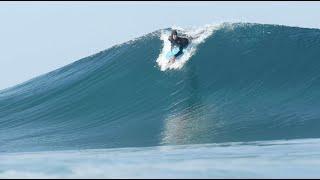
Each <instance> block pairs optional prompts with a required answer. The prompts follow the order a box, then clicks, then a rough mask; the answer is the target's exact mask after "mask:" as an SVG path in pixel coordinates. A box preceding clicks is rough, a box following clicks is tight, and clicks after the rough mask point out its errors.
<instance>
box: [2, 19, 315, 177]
mask: <svg viewBox="0 0 320 180" xmlns="http://www.w3.org/2000/svg"><path fill="white" fill-rule="evenodd" d="M172 29H177V30H178V33H179V34H181V35H182V36H185V37H189V38H192V41H191V44H190V45H189V46H188V48H187V52H186V53H185V54H183V55H182V56H181V57H180V58H179V59H178V60H177V61H176V62H175V63H174V64H168V61H167V60H166V59H165V58H164V57H165V54H166V52H167V51H168V50H169V49H170V43H169V41H168V36H169V34H170V32H171V30H172ZM319 58H320V30H319V29H312V28H301V27H290V26H283V25H273V24H255V23H222V24H219V25H205V26H202V27H194V28H181V27H172V28H167V29H161V30H157V31H154V32H151V33H150V34H147V35H145V36H142V37H139V38H137V39H133V40H131V41H128V42H126V43H123V44H119V45H116V46H113V47H111V48H109V49H106V50H105V51H101V52H98V53H97V54H94V55H91V56H88V57H85V58H82V59H80V60H78V61H75V62H74V63H72V64H69V65H67V66H65V67H62V68H59V69H57V70H55V71H52V72H49V73H46V74H43V75H41V76H39V77H36V78H34V79H31V80H29V81H27V82H25V83H22V84H19V85H16V86H14V87H11V88H8V89H5V90H1V91H0V178H16V177H22V178H64V177H66V178H99V177H104V178H127V177H133V178H147V177H148V178H153V177H164V178H194V177H200V178H201V177H202V178H216V177H222V178H227V177H231V178H257V177H258V178H265V177H268V178H277V177H280V178H281V177H283V178H292V177H294V178H295V177H306V178H309V177H311V178H313V177H317V176H319V172H318V168H317V167H318V166H319V162H320V159H319V153H318V149H319V138H320V133H319V132H320V131H319V127H320V111H319V107H320V73H319V72H320V63H319Z"/></svg>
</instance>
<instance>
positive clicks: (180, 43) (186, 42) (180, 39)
mask: <svg viewBox="0 0 320 180" xmlns="http://www.w3.org/2000/svg"><path fill="white" fill-rule="evenodd" d="M169 41H170V42H171V48H172V47H173V46H178V47H179V52H178V53H177V54H176V55H175V56H174V57H175V58H176V57H178V56H180V55H181V54H182V53H183V48H185V47H187V46H188V45H189V39H187V38H183V37H177V38H176V39H175V40H174V39H173V38H172V36H170V37H169Z"/></svg>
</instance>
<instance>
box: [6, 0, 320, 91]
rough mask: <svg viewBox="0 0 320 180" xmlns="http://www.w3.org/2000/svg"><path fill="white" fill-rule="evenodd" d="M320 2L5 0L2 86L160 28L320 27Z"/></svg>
mask: <svg viewBox="0 0 320 180" xmlns="http://www.w3.org/2000/svg"><path fill="white" fill-rule="evenodd" d="M319 10H320V2H312V1H309V2H306V1H300V2H295V1H291V2H289V1H284V2H278V1H265V2H252V1H247V2H246V1H241V2H237V1H233V2H232V1H229V2H226V1H221V2H216V1H213V2H205V1H204V2H199V1H195V2H189V1H188V2H187V1H186V2H181V1H179V2H178V1H177V2H169V1H168V2H155V1H153V2H142V1H141V2H132V1H130V2H129V1H127V2H107V1H106V2H99V1H96V2H91V1H90V2H84V1H81V2H74V1H70V2H36V1H34V2H23V1H21V2H9V1H8V2H3V1H2V2H0V90H1V89H5V88H8V87H11V86H14V85H16V84H19V83H22V82H24V81H26V80H29V79H31V78H34V77H36V76H39V75H41V74H44V73H47V72H49V71H52V70H55V69H57V68H60V67H63V66H65V65H67V64H70V63H72V62H74V61H77V60H79V59H81V58H83V57H86V56H89V55H92V54H95V53H97V52H99V51H102V50H105V49H107V48H109V47H111V46H113V45H116V44H119V43H123V42H126V41H129V40H131V39H133V38H137V37H139V36H142V35H144V34H147V33H150V32H153V31H155V30H158V29H162V28H168V27H172V26H179V27H197V26H202V25H205V24H219V23H222V22H252V23H267V24H281V25H288V26H299V27H308V28H319V29H320V20H319V19H320V11H319Z"/></svg>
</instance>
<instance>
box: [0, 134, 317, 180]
mask: <svg viewBox="0 0 320 180" xmlns="http://www.w3.org/2000/svg"><path fill="white" fill-rule="evenodd" d="M319 148H320V140H319V139H304V140H290V141H285V140H277V141H263V142H250V143H223V144H202V145H181V146H158V147H149V148H147V147H141V148H120V149H92V150H81V151H74V150H71V151H56V152H34V153H9V154H0V160H1V161H0V178H16V177H19V178H318V177H319V166H320V161H319V158H320V152H319Z"/></svg>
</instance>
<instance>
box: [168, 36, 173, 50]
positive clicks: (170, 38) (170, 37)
mask: <svg viewBox="0 0 320 180" xmlns="http://www.w3.org/2000/svg"><path fill="white" fill-rule="evenodd" d="M168 40H169V41H170V43H171V50H172V48H173V39H172V36H169V38H168Z"/></svg>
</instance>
